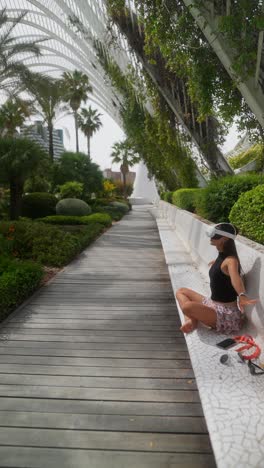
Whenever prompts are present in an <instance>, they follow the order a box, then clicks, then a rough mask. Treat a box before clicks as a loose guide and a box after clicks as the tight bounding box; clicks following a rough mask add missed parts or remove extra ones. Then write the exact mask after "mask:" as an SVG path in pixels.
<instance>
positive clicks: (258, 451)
mask: <svg viewBox="0 0 264 468" xmlns="http://www.w3.org/2000/svg"><path fill="white" fill-rule="evenodd" d="M171 206H172V205H171ZM166 209H168V208H167V207H166ZM170 209H171V208H170ZM152 212H153V215H154V216H156V217H157V224H158V228H159V234H160V238H161V241H162V245H163V250H164V254H165V259H166V263H167V265H168V270H169V274H170V278H171V283H172V286H173V289H174V291H176V290H177V289H178V288H180V287H187V288H191V289H194V290H196V291H197V292H200V293H201V294H204V295H205V296H207V295H209V293H210V287H209V278H208V276H206V277H205V276H204V275H203V273H201V271H200V270H199V269H198V267H197V264H196V263H194V261H193V260H192V258H191V256H190V253H189V252H188V251H187V250H186V247H185V246H184V244H183V242H182V241H181V239H180V238H179V237H178V235H177V223H176V224H175V225H174V226H173V225H172V223H170V225H169V223H168V221H167V219H166V215H165V216H164V213H163V212H162V210H161V211H158V210H152ZM186 238H188V236H187V237H186ZM178 309H179V315H180V317H181V320H182V321H183V314H182V312H181V310H180V308H178ZM247 332H248V331H247V326H245V327H244V329H242V330H241V332H240V334H244V333H247ZM185 337H186V342H187V345H188V350H189V352H190V356H191V362H192V366H193V369H194V373H195V377H196V381H197V386H198V389H199V394H200V398H201V402H202V406H203V410H204V414H205V418H206V422H207V426H208V430H209V434H210V438H211V441H212V446H213V450H214V455H215V459H216V463H217V466H218V468H235V467H239V468H262V467H263V466H264V423H263V421H264V375H259V376H253V375H251V374H250V372H249V369H248V366H247V365H246V364H245V363H242V362H241V360H240V359H239V357H238V355H237V353H236V351H235V350H233V349H231V350H228V351H224V350H221V349H220V348H218V347H217V346H216V343H218V342H220V341H222V340H223V339H225V338H227V335H222V334H220V333H216V332H215V331H213V330H210V329H208V328H206V327H203V326H202V325H201V326H199V327H198V329H197V330H195V331H194V332H192V333H190V334H187V335H185ZM223 354H228V355H229V364H228V365H223V364H221V363H220V357H221V356H222V355H223ZM259 361H260V363H261V362H262V363H263V353H262V356H261V357H260V360H259Z"/></svg>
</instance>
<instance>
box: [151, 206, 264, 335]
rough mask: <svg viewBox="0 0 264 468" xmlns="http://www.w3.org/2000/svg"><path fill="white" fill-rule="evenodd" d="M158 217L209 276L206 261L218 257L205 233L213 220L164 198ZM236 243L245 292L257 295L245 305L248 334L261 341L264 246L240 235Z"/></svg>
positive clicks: (263, 326)
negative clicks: (253, 304) (178, 206)
mask: <svg viewBox="0 0 264 468" xmlns="http://www.w3.org/2000/svg"><path fill="white" fill-rule="evenodd" d="M158 216H159V217H163V218H166V220H167V222H168V224H169V225H170V227H171V228H172V229H175V233H177V235H178V236H179V238H180V239H181V240H182V241H183V243H184V245H185V246H186V248H187V249H188V251H189V253H190V255H191V257H192V259H193V260H194V261H195V263H196V264H197V266H198V269H199V270H200V271H201V273H203V274H204V275H208V263H209V262H210V261H211V260H214V259H215V258H216V256H217V251H216V249H215V247H213V246H211V245H210V239H209V237H208V236H207V235H206V230H207V229H208V225H212V223H210V222H209V221H206V220H202V219H200V218H199V217H197V216H195V215H193V214H192V213H189V212H188V211H184V210H181V209H179V208H177V207H176V206H174V205H171V204H170V203H167V202H164V201H160V202H159V205H158ZM219 222H221V220H219ZM175 238H176V236H175ZM236 246H237V251H238V254H239V258H240V261H241V265H242V269H243V272H244V281H245V285H246V291H247V294H248V295H249V296H250V297H252V298H258V297H259V298H260V302H259V303H258V304H257V305H256V306H254V307H252V306H248V307H247V310H246V315H247V318H248V327H247V328H248V333H250V334H252V335H253V336H255V337H256V336H258V337H259V338H261V341H263V342H264V307H263V306H264V246H263V245H260V244H257V243H255V242H253V241H250V240H249V239H246V238H245V237H242V236H237V239H236Z"/></svg>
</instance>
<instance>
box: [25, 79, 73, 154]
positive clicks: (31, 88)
mask: <svg viewBox="0 0 264 468" xmlns="http://www.w3.org/2000/svg"><path fill="white" fill-rule="evenodd" d="M25 85H26V88H27V91H28V92H29V93H30V94H31V95H32V96H33V97H34V99H35V106H36V111H37V112H38V113H39V114H40V115H41V116H42V118H43V120H44V122H46V124H47V127H48V133H49V155H50V158H51V161H52V162H53V161H54V144H53V130H54V121H55V119H56V117H57V116H58V114H59V112H62V111H63V110H64V109H63V108H62V105H61V104H62V101H63V94H64V93H63V88H62V84H61V80H56V79H53V78H50V77H48V76H43V75H39V74H37V73H36V74H34V75H32V76H31V77H29V79H28V80H26V81H25Z"/></svg>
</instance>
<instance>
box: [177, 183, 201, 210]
mask: <svg viewBox="0 0 264 468" xmlns="http://www.w3.org/2000/svg"><path fill="white" fill-rule="evenodd" d="M200 190H202V189H199V188H184V189H179V190H176V192H173V195H172V203H173V205H176V206H178V207H179V208H181V209H182V210H187V211H190V212H191V213H194V211H195V208H196V202H195V200H196V195H197V193H198V192H199V191H200Z"/></svg>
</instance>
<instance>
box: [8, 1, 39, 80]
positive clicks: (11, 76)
mask: <svg viewBox="0 0 264 468" xmlns="http://www.w3.org/2000/svg"><path fill="white" fill-rule="evenodd" d="M26 14H27V12H24V13H22V14H21V15H19V16H18V17H17V18H16V19H13V18H12V20H11V19H9V18H8V16H7V13H6V8H4V9H2V10H0V89H7V88H8V86H10V80H15V81H16V82H20V79H21V77H22V76H23V75H24V74H25V73H27V72H28V68H27V67H26V66H25V65H24V64H23V63H22V62H21V61H20V60H19V57H20V55H21V54H25V53H30V54H34V55H36V56H38V55H40V48H39V46H38V43H37V42H24V41H18V40H17V38H16V37H13V36H12V33H13V31H14V29H15V27H16V26H17V24H19V23H20V22H21V21H22V20H23V18H24V17H25V16H26Z"/></svg>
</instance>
